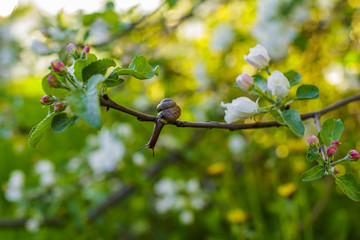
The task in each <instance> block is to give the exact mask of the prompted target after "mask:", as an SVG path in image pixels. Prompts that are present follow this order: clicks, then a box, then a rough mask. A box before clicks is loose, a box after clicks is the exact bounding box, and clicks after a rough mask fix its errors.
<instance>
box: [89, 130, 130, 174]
mask: <svg viewBox="0 0 360 240" xmlns="http://www.w3.org/2000/svg"><path fill="white" fill-rule="evenodd" d="M98 144H99V148H98V149H97V150H95V151H93V152H91V153H90V154H89V164H90V166H91V168H92V169H93V170H94V171H95V172H97V173H103V172H111V171H113V170H114V169H115V167H116V164H117V163H118V162H119V161H120V160H121V159H122V157H123V156H124V154H125V147H124V145H123V143H122V142H121V141H120V140H119V139H118V138H116V136H114V135H113V134H112V133H111V132H110V131H109V130H107V129H105V130H102V131H100V133H99V136H98Z"/></svg>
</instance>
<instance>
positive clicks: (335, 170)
mask: <svg viewBox="0 0 360 240" xmlns="http://www.w3.org/2000/svg"><path fill="white" fill-rule="evenodd" d="M331 171H332V172H333V173H335V174H338V173H339V172H340V171H339V170H337V169H336V168H334V167H332V168H331Z"/></svg>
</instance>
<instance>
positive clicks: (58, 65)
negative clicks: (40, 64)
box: [51, 60, 66, 73]
mask: <svg viewBox="0 0 360 240" xmlns="http://www.w3.org/2000/svg"><path fill="white" fill-rule="evenodd" d="M51 67H52V69H53V70H54V72H57V73H62V72H64V71H66V67H65V64H64V63H62V62H61V61H56V60H55V61H52V62H51Z"/></svg>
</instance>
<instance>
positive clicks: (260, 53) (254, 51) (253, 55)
mask: <svg viewBox="0 0 360 240" xmlns="http://www.w3.org/2000/svg"><path fill="white" fill-rule="evenodd" d="M244 59H245V61H246V62H247V63H249V64H250V65H251V66H253V67H256V68H257V69H266V68H267V67H268V66H269V61H270V57H269V54H268V52H267V51H266V49H265V48H264V47H263V46H261V45H260V44H258V45H256V46H255V47H254V48H250V53H249V55H245V56H244Z"/></svg>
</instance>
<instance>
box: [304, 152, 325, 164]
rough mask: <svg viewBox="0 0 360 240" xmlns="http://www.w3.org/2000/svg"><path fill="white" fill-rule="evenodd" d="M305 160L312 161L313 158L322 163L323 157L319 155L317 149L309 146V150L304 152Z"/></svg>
mask: <svg viewBox="0 0 360 240" xmlns="http://www.w3.org/2000/svg"><path fill="white" fill-rule="evenodd" d="M306 160H307V161H308V162H313V161H314V160H315V161H316V162H318V163H319V164H321V163H324V159H323V158H322V157H321V155H320V153H319V151H316V150H315V149H313V148H309V150H308V152H307V154H306Z"/></svg>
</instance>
